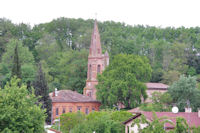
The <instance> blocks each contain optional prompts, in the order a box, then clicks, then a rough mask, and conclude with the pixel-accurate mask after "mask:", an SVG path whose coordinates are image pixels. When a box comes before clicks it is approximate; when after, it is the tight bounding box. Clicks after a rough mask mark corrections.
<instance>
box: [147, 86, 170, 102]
mask: <svg viewBox="0 0 200 133" xmlns="http://www.w3.org/2000/svg"><path fill="white" fill-rule="evenodd" d="M146 86H147V90H146V93H147V95H148V98H147V99H146V101H145V102H147V103H149V102H152V101H151V97H152V94H153V93H154V92H161V93H165V92H167V90H168V88H169V86H168V85H166V84H163V83H146Z"/></svg>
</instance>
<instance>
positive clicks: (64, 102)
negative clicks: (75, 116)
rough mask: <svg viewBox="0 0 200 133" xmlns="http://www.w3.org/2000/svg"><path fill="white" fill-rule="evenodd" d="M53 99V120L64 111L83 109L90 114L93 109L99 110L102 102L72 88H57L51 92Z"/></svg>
mask: <svg viewBox="0 0 200 133" xmlns="http://www.w3.org/2000/svg"><path fill="white" fill-rule="evenodd" d="M50 97H51V99H52V120H55V119H56V118H58V117H59V116H60V115H61V114H63V113H68V112H77V111H81V112H83V113H85V114H88V113H90V112H92V111H99V107H100V105H101V103H100V102H99V101H97V100H94V99H93V98H91V97H89V96H85V95H82V94H80V93H78V92H75V91H72V90H60V91H57V90H56V89H55V91H54V92H52V93H50Z"/></svg>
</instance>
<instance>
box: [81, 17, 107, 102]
mask: <svg viewBox="0 0 200 133" xmlns="http://www.w3.org/2000/svg"><path fill="white" fill-rule="evenodd" d="M108 65H109V55H108V52H105V54H102V49H101V41H100V34H99V30H98V25H97V20H95V23H94V29H93V32H92V37H91V44H90V52H89V56H88V71H87V80H86V87H85V88H84V91H83V94H84V95H86V96H89V97H92V98H93V99H96V87H95V85H97V84H98V81H97V74H98V73H102V71H103V70H104V69H105V68H106V66H108Z"/></svg>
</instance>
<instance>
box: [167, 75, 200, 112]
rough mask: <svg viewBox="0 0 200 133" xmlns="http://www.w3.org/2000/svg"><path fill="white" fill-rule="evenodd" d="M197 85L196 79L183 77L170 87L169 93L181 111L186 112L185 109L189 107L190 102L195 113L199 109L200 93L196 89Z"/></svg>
mask: <svg viewBox="0 0 200 133" xmlns="http://www.w3.org/2000/svg"><path fill="white" fill-rule="evenodd" d="M196 85H197V83H196V78H195V77H191V76H188V77H185V76H183V75H181V76H180V79H179V80H178V81H176V82H174V83H173V84H172V85H171V86H170V87H169V93H170V95H171V96H172V98H173V101H174V102H175V103H176V104H177V106H178V107H179V109H180V111H184V108H185V107H186V106H188V105H187V101H188V100H189V101H190V105H191V107H192V109H194V111H195V110H197V108H198V107H199V104H200V103H199V98H200V91H199V90H198V89H197V88H196V87H197V86H196Z"/></svg>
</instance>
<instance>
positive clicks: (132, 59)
mask: <svg viewBox="0 0 200 133" xmlns="http://www.w3.org/2000/svg"><path fill="white" fill-rule="evenodd" d="M150 77H151V66H150V65H149V62H148V59H147V58H146V57H140V56H136V55H126V54H119V55H116V56H115V57H114V59H113V60H112V62H111V63H110V65H109V66H108V67H107V68H106V69H105V70H104V71H103V73H102V74H101V75H98V81H99V83H98V85H97V86H96V87H97V99H98V100H100V101H101V103H102V105H103V106H108V107H111V108H112V107H114V106H117V105H118V103H122V104H123V105H124V106H125V107H126V108H134V107H137V106H138V105H139V104H140V103H141V102H142V99H146V97H147V94H146V85H145V84H144V83H145V82H147V81H149V80H150Z"/></svg>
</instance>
